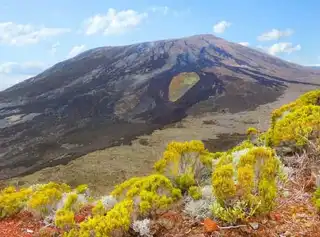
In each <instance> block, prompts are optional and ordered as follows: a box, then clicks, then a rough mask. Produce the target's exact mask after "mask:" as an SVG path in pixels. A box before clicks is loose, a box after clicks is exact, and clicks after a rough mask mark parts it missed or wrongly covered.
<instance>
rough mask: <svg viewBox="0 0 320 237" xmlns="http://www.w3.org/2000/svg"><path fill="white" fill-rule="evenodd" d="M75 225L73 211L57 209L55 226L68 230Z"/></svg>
mask: <svg viewBox="0 0 320 237" xmlns="http://www.w3.org/2000/svg"><path fill="white" fill-rule="evenodd" d="M74 224H75V221H74V213H73V211H70V210H67V209H64V208H63V209H59V210H58V211H57V212H56V216H55V225H56V226H57V227H59V228H62V229H65V230H68V229H71V228H72V227H73V225H74Z"/></svg>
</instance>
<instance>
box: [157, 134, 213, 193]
mask: <svg viewBox="0 0 320 237" xmlns="http://www.w3.org/2000/svg"><path fill="white" fill-rule="evenodd" d="M212 159H213V155H212V153H210V152H209V151H208V150H207V149H205V147H204V144H203V143H202V142H201V141H196V140H193V141H190V142H171V143H169V144H168V146H167V148H166V150H165V151H164V153H163V156H162V158H161V159H160V160H159V161H157V162H156V163H155V165H154V168H155V170H156V171H157V172H159V173H161V174H164V175H166V176H167V177H169V178H170V179H171V180H173V181H175V183H176V184H177V186H178V187H179V188H180V189H181V190H182V191H187V190H188V188H189V187H190V186H193V185H194V184H195V183H196V182H197V183H199V182H200V181H201V177H202V175H203V174H204V172H205V171H206V170H209V169H211V166H212Z"/></svg>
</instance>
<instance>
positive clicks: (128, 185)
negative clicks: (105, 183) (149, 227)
mask: <svg viewBox="0 0 320 237" xmlns="http://www.w3.org/2000/svg"><path fill="white" fill-rule="evenodd" d="M111 196H113V197H115V198H117V199H118V200H123V199H130V200H139V201H138V202H136V205H138V206H139V213H140V214H142V215H145V214H147V213H149V212H150V211H152V210H156V209H158V208H167V207H168V205H170V204H172V203H173V202H174V201H175V200H178V199H179V198H181V191H180V190H179V189H177V188H174V187H173V185H172V183H171V181H170V180H169V179H168V178H166V177H165V176H163V175H160V174H154V175H150V176H145V177H134V178H131V179H129V180H127V181H125V182H123V183H122V184H120V185H117V186H116V187H115V189H114V190H113V191H112V192H111Z"/></svg>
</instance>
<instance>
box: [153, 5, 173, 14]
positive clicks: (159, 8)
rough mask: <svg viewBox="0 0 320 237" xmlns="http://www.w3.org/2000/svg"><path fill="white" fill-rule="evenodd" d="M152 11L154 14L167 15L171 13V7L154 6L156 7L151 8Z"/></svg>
mask: <svg viewBox="0 0 320 237" xmlns="http://www.w3.org/2000/svg"><path fill="white" fill-rule="evenodd" d="M150 10H151V11H152V12H160V13H162V14H163V15H167V14H168V13H169V7H167V6H154V7H151V8H150Z"/></svg>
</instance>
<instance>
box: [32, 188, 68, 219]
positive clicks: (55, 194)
mask: <svg viewBox="0 0 320 237" xmlns="http://www.w3.org/2000/svg"><path fill="white" fill-rule="evenodd" d="M70 191H71V188H70V187H69V186H68V185H66V184H58V183H54V182H50V183H48V184H43V185H38V186H37V187H35V191H34V192H33V193H32V195H31V197H30V199H29V200H28V209H29V210H31V211H33V212H35V213H36V214H38V215H40V216H42V217H43V216H45V215H47V214H49V213H50V212H51V211H52V210H53V209H55V207H56V206H57V204H58V203H59V201H60V200H61V198H62V196H63V193H66V192H70Z"/></svg>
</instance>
